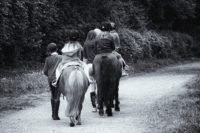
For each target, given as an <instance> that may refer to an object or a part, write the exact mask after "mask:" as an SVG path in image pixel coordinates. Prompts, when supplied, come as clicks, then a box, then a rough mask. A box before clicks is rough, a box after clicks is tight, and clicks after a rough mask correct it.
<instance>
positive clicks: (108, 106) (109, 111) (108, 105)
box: [106, 97, 113, 116]
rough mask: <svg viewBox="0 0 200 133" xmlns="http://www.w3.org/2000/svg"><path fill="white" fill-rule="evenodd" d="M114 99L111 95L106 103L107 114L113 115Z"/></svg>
mask: <svg viewBox="0 0 200 133" xmlns="http://www.w3.org/2000/svg"><path fill="white" fill-rule="evenodd" d="M112 101H113V98H112V97H111V98H110V99H109V100H108V102H107V103H106V113H107V116H112V108H111V103H112Z"/></svg>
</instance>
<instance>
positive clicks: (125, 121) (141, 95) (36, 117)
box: [0, 63, 200, 133]
mask: <svg viewBox="0 0 200 133" xmlns="http://www.w3.org/2000/svg"><path fill="white" fill-rule="evenodd" d="M177 68H178V69H182V70H185V69H188V68H190V69H192V68H195V69H197V68H198V69H200V63H193V64H187V65H182V66H176V67H171V68H166V69H165V70H162V71H159V72H156V73H150V74H146V75H142V76H137V77H130V78H125V79H122V80H121V82H120V90H119V91H120V92H119V95H120V96H119V97H120V102H121V104H120V107H121V111H120V112H114V114H113V117H106V116H105V117H100V116H99V115H98V113H93V112H92V107H91V104H90V98H89V91H88V92H87V93H86V99H85V102H84V106H83V110H82V125H80V126H76V127H73V128H72V127H69V119H68V118H67V117H65V115H64V112H65V107H66V104H67V103H66V102H65V100H61V107H60V111H59V112H60V113H59V115H60V118H61V120H60V121H53V120H52V119H51V106H50V100H47V101H42V102H41V103H40V104H39V105H38V106H36V107H30V108H28V109H25V110H21V111H18V112H15V113H11V114H8V115H6V116H4V117H1V118H0V132H1V133H143V132H148V130H149V128H148V120H147V118H148V117H149V116H148V115H149V113H148V112H150V111H151V107H152V106H153V105H154V104H155V102H157V101H158V100H159V99H160V98H162V97H170V96H174V95H179V94H181V93H185V92H186V89H185V87H184V85H185V84H186V83H187V82H190V81H192V80H193V78H194V77H195V76H196V75H195V74H188V73H185V74H181V73H178V74H177V73H174V72H172V73H166V72H165V71H171V70H174V69H177ZM48 95H49V94H48ZM48 98H49V97H48ZM49 99H50V98H49ZM61 99H63V98H61Z"/></svg>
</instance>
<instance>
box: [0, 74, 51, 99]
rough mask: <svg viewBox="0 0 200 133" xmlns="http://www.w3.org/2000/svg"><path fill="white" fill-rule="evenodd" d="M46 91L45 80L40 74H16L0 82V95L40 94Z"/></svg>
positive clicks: (46, 84)
mask: <svg viewBox="0 0 200 133" xmlns="http://www.w3.org/2000/svg"><path fill="white" fill-rule="evenodd" d="M47 89H48V83H47V79H46V77H45V76H44V74H43V73H42V72H32V73H28V74H18V75H16V76H12V77H4V78H1V80H0V92H1V94H13V95H15V94H16V95H20V94H25V93H27V92H32V93H36V94H37V93H41V92H44V91H46V90H47Z"/></svg>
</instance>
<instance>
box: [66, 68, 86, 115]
mask: <svg viewBox="0 0 200 133" xmlns="http://www.w3.org/2000/svg"><path fill="white" fill-rule="evenodd" d="M87 85H88V83H87V77H86V76H85V74H84V72H83V71H82V70H80V68H78V69H75V70H72V71H71V72H70V74H69V79H68V86H66V87H67V89H68V90H69V91H68V92H69V93H68V94H67V97H66V98H67V101H68V106H67V109H66V115H67V116H78V115H79V113H80V112H81V110H82V103H83V101H84V96H85V92H86V91H87Z"/></svg>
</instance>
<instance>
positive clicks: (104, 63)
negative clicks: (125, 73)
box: [100, 56, 114, 102]
mask: <svg viewBox="0 0 200 133" xmlns="http://www.w3.org/2000/svg"><path fill="white" fill-rule="evenodd" d="M113 69H114V68H113V66H112V60H111V59H109V57H108V56H102V57H101V63H100V70H101V72H100V73H101V74H100V80H101V81H100V86H101V91H100V93H101V94H100V97H101V98H102V99H103V101H104V102H107V101H108V100H109V99H110V97H111V96H112V94H113V87H112V78H111V77H112V75H113Z"/></svg>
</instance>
